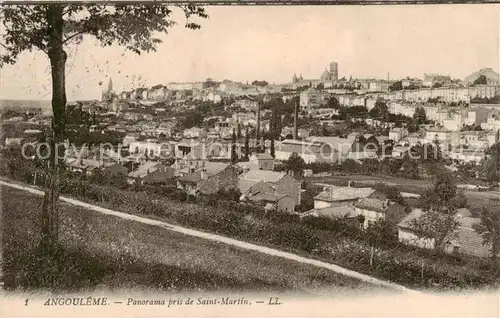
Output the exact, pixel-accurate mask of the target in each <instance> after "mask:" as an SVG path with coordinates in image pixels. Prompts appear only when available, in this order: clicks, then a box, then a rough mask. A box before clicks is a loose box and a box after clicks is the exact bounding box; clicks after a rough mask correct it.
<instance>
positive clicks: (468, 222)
mask: <svg viewBox="0 0 500 318" xmlns="http://www.w3.org/2000/svg"><path fill="white" fill-rule="evenodd" d="M423 213H424V212H423V211H422V210H421V209H414V210H413V211H412V212H411V213H410V214H408V215H407V216H406V217H405V218H404V219H403V220H401V222H400V223H399V224H398V239H399V241H400V242H401V243H404V244H407V245H414V246H417V247H420V248H425V249H434V247H435V241H434V239H433V238H428V237H425V236H424V235H422V234H420V233H417V232H416V231H415V230H414V229H413V228H412V226H411V223H412V221H413V220H415V219H417V218H419V217H420V216H421V215H422V214H423ZM470 215H471V214H470V212H469V211H466V210H464V209H459V210H457V212H456V213H455V217H456V220H457V221H458V222H459V226H458V228H457V230H456V231H455V233H452V234H451V235H449V236H448V237H447V238H445V240H444V251H445V252H447V253H463V254H466V255H472V256H477V257H488V256H490V246H488V245H484V244H483V239H482V237H481V235H479V234H478V233H477V232H476V231H475V230H474V225H475V224H478V223H479V222H481V220H480V219H479V218H474V217H471V216H470ZM499 256H500V254H499Z"/></svg>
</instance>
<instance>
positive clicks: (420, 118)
mask: <svg viewBox="0 0 500 318" xmlns="http://www.w3.org/2000/svg"><path fill="white" fill-rule="evenodd" d="M413 120H414V121H415V124H416V125H418V126H420V125H422V124H425V123H427V115H426V114H425V109H424V108H423V107H417V108H416V109H415V113H413Z"/></svg>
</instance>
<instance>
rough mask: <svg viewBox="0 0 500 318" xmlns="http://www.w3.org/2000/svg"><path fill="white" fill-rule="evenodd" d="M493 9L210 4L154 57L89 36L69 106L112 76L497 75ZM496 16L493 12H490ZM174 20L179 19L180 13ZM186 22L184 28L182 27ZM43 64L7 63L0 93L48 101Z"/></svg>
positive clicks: (133, 79)
mask: <svg viewBox="0 0 500 318" xmlns="http://www.w3.org/2000/svg"><path fill="white" fill-rule="evenodd" d="M497 8H498V6H497V5H494V4H492V5H488V4H478V5H476V4H467V5H465V4H464V5H459V4H453V5H449V4H446V5H444V4H443V5H440V4H434V5H431V6H429V5H405V6H207V7H206V9H207V11H208V14H209V15H210V19H205V20H200V21H198V22H199V23H200V24H201V26H202V28H201V29H200V30H187V29H185V28H183V27H182V26H180V27H174V28H172V29H169V33H168V35H161V36H160V37H161V39H162V40H163V43H162V44H161V45H160V46H159V47H158V51H157V52H154V53H148V54H141V55H136V54H133V53H131V52H127V51H125V50H124V49H123V48H122V47H118V46H112V47H104V48H103V47H100V46H99V44H98V43H97V41H96V40H94V39H93V38H91V37H85V38H84V40H83V42H82V43H81V44H80V45H78V46H73V47H70V48H68V49H67V51H68V56H69V58H68V62H67V68H66V70H67V72H66V74H67V79H66V92H67V96H68V99H70V100H96V99H97V100H99V99H100V96H101V93H102V91H103V90H104V89H105V88H106V86H107V81H108V80H109V78H112V79H113V82H114V89H115V91H116V92H121V91H130V90H132V89H135V88H138V87H152V86H154V85H157V84H163V85H166V84H168V83H186V82H200V81H204V80H205V79H206V78H213V79H214V80H217V81H222V80H224V79H229V80H232V81H236V82H242V83H246V82H247V81H248V82H250V83H251V82H252V81H254V80H265V81H267V82H269V83H276V84H286V83H290V81H291V78H292V76H293V74H294V73H295V74H297V75H299V74H302V75H303V77H304V78H306V79H317V78H319V77H320V74H321V73H322V72H323V71H324V70H325V68H327V67H328V64H329V63H330V62H331V61H335V62H337V63H338V72H339V78H342V77H346V78H349V77H350V76H352V77H353V78H376V79H387V75H388V74H389V76H390V78H391V79H401V78H404V77H406V76H409V77H419V78H422V77H423V76H424V74H425V73H437V74H442V75H449V76H451V77H452V78H454V79H455V78H459V79H464V78H465V77H466V76H467V75H469V74H471V73H474V72H476V71H478V70H480V69H483V68H491V69H493V70H494V71H495V72H497V73H500V70H499V67H500V54H499V46H500V43H499V32H500V28H499V26H500V25H499V15H498V10H495V9H497ZM492 9H493V10H492ZM173 18H174V19H176V20H178V21H180V22H182V19H183V17H182V14H181V13H179V12H177V11H175V14H174V15H173ZM180 24H181V25H182V23H180ZM49 68H50V67H49V63H48V60H47V58H46V57H45V56H44V55H43V54H42V53H40V52H35V51H34V52H33V53H23V54H21V55H20V56H19V59H18V61H17V63H16V64H15V65H13V66H10V65H8V66H5V67H4V68H3V69H2V76H1V78H0V96H2V97H5V98H6V99H11V100H14V99H17V98H18V96H22V99H23V100H46V99H47V98H49V97H48V96H50V93H51V92H50V89H51V85H50V73H49Z"/></svg>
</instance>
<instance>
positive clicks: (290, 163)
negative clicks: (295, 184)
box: [285, 152, 306, 177]
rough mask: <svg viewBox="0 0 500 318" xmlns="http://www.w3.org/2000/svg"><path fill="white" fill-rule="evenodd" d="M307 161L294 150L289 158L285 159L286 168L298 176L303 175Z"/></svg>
mask: <svg viewBox="0 0 500 318" xmlns="http://www.w3.org/2000/svg"><path fill="white" fill-rule="evenodd" d="M305 167H306V163H305V162H304V159H302V157H301V156H299V154H298V153H296V152H294V153H292V154H291V155H290V157H289V158H288V160H286V161H285V169H286V170H287V171H292V172H293V175H294V176H296V177H299V176H302V175H303V173H304V169H305Z"/></svg>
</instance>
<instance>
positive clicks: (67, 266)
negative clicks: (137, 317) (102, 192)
mask: <svg viewBox="0 0 500 318" xmlns="http://www.w3.org/2000/svg"><path fill="white" fill-rule="evenodd" d="M1 190H2V194H3V195H2V206H3V208H2V213H3V215H2V219H3V233H2V235H3V240H4V251H3V259H4V266H3V268H4V277H3V280H4V284H5V288H6V289H7V290H14V291H19V290H25V289H28V290H30V289H36V290H38V289H45V288H47V285H52V286H55V287H56V288H55V289H57V290H70V291H83V290H93V289H104V290H109V289H111V290H115V289H120V290H122V289H127V290H141V291H144V290H153V291H155V290H156V291H223V290H241V291H257V290H258V291H273V292H276V291H278V292H301V293H302V292H304V293H312V294H317V293H320V294H323V293H328V294H332V293H335V294H338V293H341V294H345V293H351V292H355V291H356V292H358V291H367V292H368V291H371V292H373V291H374V290H380V287H374V286H371V285H368V284H365V283H362V282H360V281H358V280H355V279H352V278H348V277H344V276H342V275H338V274H336V273H333V272H331V271H328V270H325V269H321V268H317V267H314V266H310V265H303V264H300V263H297V262H293V261H287V260H284V259H281V258H276V257H271V256H268V255H263V254H261V253H258V252H253V251H245V250H241V249H238V248H234V247H229V246H226V245H223V244H218V243H214V242H210V241H207V240H203V239H198V238H193V237H188V236H184V235H182V234H178V233H173V232H170V231H168V230H166V229H163V228H159V227H155V226H152V225H146V224H140V223H137V222H134V221H128V220H122V219H119V218H117V217H114V216H106V215H102V214H99V213H97V212H93V211H84V210H83V209H80V208H77V207H74V206H69V205H66V204H63V205H62V209H61V225H60V226H61V229H60V240H61V243H62V247H63V249H62V251H61V252H60V255H58V257H57V259H55V260H47V259H46V258H44V257H40V256H39V255H38V256H37V255H36V254H35V253H34V247H35V246H36V244H37V241H38V235H39V234H38V229H39V227H38V222H39V217H38V211H39V209H40V207H41V202H42V199H41V197H39V196H36V195H33V194H29V193H26V192H24V191H21V190H14V189H12V188H8V187H2V189H1Z"/></svg>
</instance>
